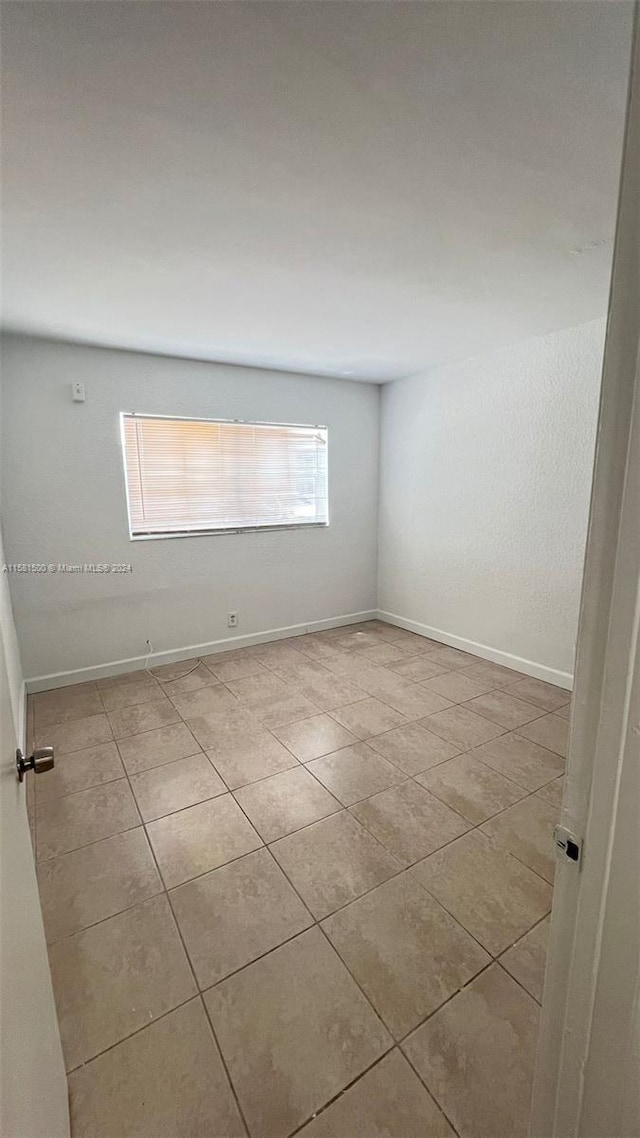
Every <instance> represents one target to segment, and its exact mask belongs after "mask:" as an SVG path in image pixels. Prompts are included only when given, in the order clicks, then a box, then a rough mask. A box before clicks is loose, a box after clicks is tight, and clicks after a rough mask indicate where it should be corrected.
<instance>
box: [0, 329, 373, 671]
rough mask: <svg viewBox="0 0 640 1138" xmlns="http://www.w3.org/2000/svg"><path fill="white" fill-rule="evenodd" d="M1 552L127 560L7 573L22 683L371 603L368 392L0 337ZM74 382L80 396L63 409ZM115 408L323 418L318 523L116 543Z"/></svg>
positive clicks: (367, 387)
mask: <svg viewBox="0 0 640 1138" xmlns="http://www.w3.org/2000/svg"><path fill="white" fill-rule="evenodd" d="M3 356H4V358H3V364H4V367H3V408H4V444H5V445H4V447H3V462H4V476H3V506H4V538H5V555H6V559H7V561H8V562H29V563H30V562H43V563H49V562H54V563H57V562H63V563H78V562H108V563H111V562H125V563H126V562H131V563H132V564H133V573H132V574H131V575H128V574H126V575H110V576H93V575H82V576H80V575H78V576H61V575H54V574H49V573H47V574H43V575H18V576H13V577H12V578H11V593H12V598H13V605H14V611H15V617H16V625H17V628H18V634H19V639H20V649H21V654H22V662H23V667H24V672H25V675H26V676H27V677H33V676H37V675H48V674H50V673H53V672H58V671H65V670H69V669H75V668H82V667H90V666H93V665H96V664H101V663H108V662H110V661H113V660H120V659H126V658H128V657H131V656H140V655H144V654H145V653H146V644H145V641H146V639H147V637H148V638H149V639H151V641H152V642H153V646H154V649H155V650H156V651H164V650H170V649H179V648H183V647H187V646H189V645H190V644H201V643H207V642H209V641H213V640H218V639H222V638H224V637H226V636H228V635H233V634H232V633H230V632H229V630H228V628H227V612H228V611H229V610H231V609H235V610H237V611H238V614H239V626H238V634H250V633H255V632H260V631H265V630H268V629H272V628H279V627H287V626H289V625H294V624H298V623H305V622H307V621H313V620H322V619H325V618H330V617H333V616H340V615H341V614H344V613H351V612H360V611H364V610H370V609H372V608H375V603H376V559H377V552H376V545H377V525H376V515H377V485H378V411H379V397H378V388H377V387H376V386H374V385H372V384H355V383H345V382H344V381H340V380H331V379H313V378H309V377H306V376H294V375H288V374H285V373H281V372H264V371H256V370H251V369H248V368H238V367H231V366H227V365H213V364H205V363H195V362H192V361H185V360H178V359H169V358H162V357H158V356H150V355H138V354H134V353H129V352H119V351H111V350H104V349H99V348H91V347H83V346H73V345H70V344H60V343H53V342H49V341H45V340H35V339H27V338H24V339H23V338H21V337H15V338H14V337H8V338H7V339H6V341H5V345H4V353H3ZM74 380H82V382H83V383H84V384H85V386H86V402H85V403H73V402H72V400H71V383H72V381H74ZM120 411H140V412H147V413H155V414H164V415H173V414H175V415H186V416H189V415H194V416H199V415H202V416H205V417H207V416H208V417H211V418H216V417H220V418H246V419H258V420H265V421H276V422H277V421H280V422H293V423H318V424H323V425H326V426H328V428H329V506H330V516H331V524H330V526H329V527H328V528H327V529H313V530H307V531H304V530H292V531H290V532H283V531H279V532H272V533H262V534H260V533H247V534H239V535H237V534H230V535H224V536H216V537H192V538H181V539H171V540H166V541H162V540H159V541H138V542H131V541H130V540H129V535H128V526H127V512H126V504H125V493H124V479H123V469H122V455H121V449H120V436H119V419H118V415H119V412H120Z"/></svg>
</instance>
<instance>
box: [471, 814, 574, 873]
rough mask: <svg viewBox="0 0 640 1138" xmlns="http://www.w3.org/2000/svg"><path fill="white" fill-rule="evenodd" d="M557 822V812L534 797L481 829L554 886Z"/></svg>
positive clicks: (485, 824) (499, 815)
mask: <svg viewBox="0 0 640 1138" xmlns="http://www.w3.org/2000/svg"><path fill="white" fill-rule="evenodd" d="M557 821H558V811H557V810H556V809H555V808H554V807H553V806H551V804H550V803H549V802H545V801H544V800H543V799H542V798H539V797H538V795H537V794H533V795H531V796H530V797H529V798H524V799H523V800H522V802H516V803H515V805H514V806H510V807H509V809H508V810H504V811H503V812H502V814H498V816H497V817H496V818H491V819H489V821H488V822H485V823H484V824H483V825H482V827H481V829H482V832H483V833H484V834H486V835H487V837H488V838H490V839H491V841H493V842H497V843H498V844H499V845H501V846H504V848H505V849H507V850H509V851H510V852H511V853H512V854H513V855H514V857H517V858H518V859H519V860H520V861H522V862H524V864H525V865H528V866H529V869H533V870H534V871H535V872H536V873H539V874H540V876H541V877H544V878H545V880H546V881H551V882H553V878H554V874H555V866H556V863H555V857H554V845H553V828H554V826H555V825H556V823H557Z"/></svg>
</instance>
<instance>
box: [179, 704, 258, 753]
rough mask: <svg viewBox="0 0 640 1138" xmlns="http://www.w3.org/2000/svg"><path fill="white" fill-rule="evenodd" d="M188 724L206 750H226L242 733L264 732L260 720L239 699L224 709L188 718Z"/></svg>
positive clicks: (256, 733)
mask: <svg viewBox="0 0 640 1138" xmlns="http://www.w3.org/2000/svg"><path fill="white" fill-rule="evenodd" d="M187 725H188V727H189V729H190V731H191V732H192V733H193V735H195V737H196V739H197V740H198V742H199V744H200V746H201V747H203V748H204V750H205V751H207V750H215V751H219V752H220V751H222V750H224V749H225V748H226V747H227V746H228V745H229V744H231V743H233V742H235V740H236V739H237V738H238V735H239V734H240V733H243V734H244V735H247V734H251V733H253V734H254V735H255V736H260V735H263V734H264V727H263V725H262V723H261V722H260V720H259V719H256V717H255V715H253V713H252V712H251V711H249V709H248V708H246V707H242V706H241V704H239V703H238V702H237V701H236V702H235V703H234V705H233V706H232V707H227V708H225V709H224V710H223V711H208V712H207V713H206V714H205V715H196V716H194V717H193V718H192V719H188V720H187Z"/></svg>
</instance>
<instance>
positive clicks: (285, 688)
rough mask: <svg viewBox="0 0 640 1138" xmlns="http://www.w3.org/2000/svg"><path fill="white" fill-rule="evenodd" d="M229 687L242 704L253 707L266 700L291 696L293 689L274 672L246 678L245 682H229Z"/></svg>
mask: <svg viewBox="0 0 640 1138" xmlns="http://www.w3.org/2000/svg"><path fill="white" fill-rule="evenodd" d="M227 687H228V688H229V690H230V691H232V692H233V694H234V696H235V697H236V698H237V699H239V700H240V701H241V702H242V703H247V704H249V705H251V704H252V703H260V702H262V701H263V700H265V699H278V698H282V697H283V696H286V695H291V688H290V687H289V685H288V684H285V683H284V681H283V680H281V679H280V678H279V676H274V674H273V672H267V671H264V672H263V673H262V674H261V675H259V676H246V677H245V678H244V679H243V680H229V682H228V684H227Z"/></svg>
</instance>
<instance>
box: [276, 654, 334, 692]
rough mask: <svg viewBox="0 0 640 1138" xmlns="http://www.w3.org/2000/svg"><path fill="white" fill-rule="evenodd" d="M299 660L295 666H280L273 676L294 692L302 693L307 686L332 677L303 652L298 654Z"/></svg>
mask: <svg viewBox="0 0 640 1138" xmlns="http://www.w3.org/2000/svg"><path fill="white" fill-rule="evenodd" d="M296 655H297V656H299V660H298V661H297V662H296V663H295V664H286V665H282V666H281V665H278V666H276V667H275V668H274V669H273V673H272V674H273V675H274V676H276V677H277V678H278V679H280V680H282V682H283V683H285V684H286V685H287V686H288V687H289V688H291V689H292V690H293V691H296V692H298V691H300V688H301V687H303V686H304V685H305V684H308V683H313V681H314V680H316V679H320V678H324V677H325V676H331V675H332V673H331V672H330V671H329V670H328V669H327V668H325V667H324V665H323V664H320V663H319V662H318V661H317V660H310V659H309V657H308V656H304V655H303V654H302V652H297V653H296Z"/></svg>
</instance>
